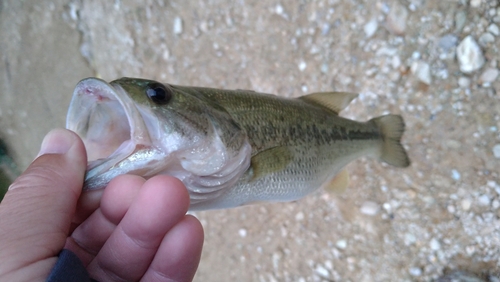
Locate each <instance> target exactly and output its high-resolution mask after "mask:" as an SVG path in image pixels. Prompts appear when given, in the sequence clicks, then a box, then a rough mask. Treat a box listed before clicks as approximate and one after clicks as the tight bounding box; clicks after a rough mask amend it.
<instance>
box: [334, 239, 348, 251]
mask: <svg viewBox="0 0 500 282" xmlns="http://www.w3.org/2000/svg"><path fill="white" fill-rule="evenodd" d="M335 245H336V246H337V248H339V249H341V250H344V249H345V248H347V241H346V240H344V239H341V240H338V241H337V243H335Z"/></svg>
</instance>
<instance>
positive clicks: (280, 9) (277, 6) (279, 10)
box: [274, 4, 283, 15]
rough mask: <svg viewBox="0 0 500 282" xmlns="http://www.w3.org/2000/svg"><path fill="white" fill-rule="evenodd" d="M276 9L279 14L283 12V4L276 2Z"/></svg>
mask: <svg viewBox="0 0 500 282" xmlns="http://www.w3.org/2000/svg"><path fill="white" fill-rule="evenodd" d="M274 11H275V12H276V14H278V15H281V14H283V6H281V4H276V7H275V8H274Z"/></svg>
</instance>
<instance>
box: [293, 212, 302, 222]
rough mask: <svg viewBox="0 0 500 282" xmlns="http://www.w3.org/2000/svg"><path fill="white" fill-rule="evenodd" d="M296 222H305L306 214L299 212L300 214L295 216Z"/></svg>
mask: <svg viewBox="0 0 500 282" xmlns="http://www.w3.org/2000/svg"><path fill="white" fill-rule="evenodd" d="M295 220H296V221H301V220H304V213H303V212H298V213H297V214H296V215H295Z"/></svg>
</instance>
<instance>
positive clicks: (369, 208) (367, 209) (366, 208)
mask: <svg viewBox="0 0 500 282" xmlns="http://www.w3.org/2000/svg"><path fill="white" fill-rule="evenodd" d="M360 210H361V213H362V214H366V215H376V214H377V213H378V211H379V205H378V204H377V203H375V202H371V201H367V202H364V203H363V205H362V206H361V209H360Z"/></svg>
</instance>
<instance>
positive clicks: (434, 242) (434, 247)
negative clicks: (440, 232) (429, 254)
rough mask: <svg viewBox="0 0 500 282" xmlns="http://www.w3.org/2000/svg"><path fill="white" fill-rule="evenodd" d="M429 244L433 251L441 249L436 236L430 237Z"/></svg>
mask: <svg viewBox="0 0 500 282" xmlns="http://www.w3.org/2000/svg"><path fill="white" fill-rule="evenodd" d="M429 246H430V247H431V249H432V250H433V251H437V250H439V249H441V244H440V243H439V241H438V240H437V239H436V238H432V239H431V242H430V243H429Z"/></svg>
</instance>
